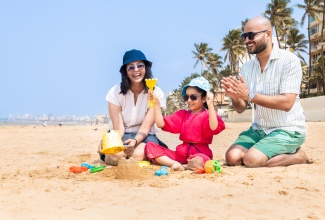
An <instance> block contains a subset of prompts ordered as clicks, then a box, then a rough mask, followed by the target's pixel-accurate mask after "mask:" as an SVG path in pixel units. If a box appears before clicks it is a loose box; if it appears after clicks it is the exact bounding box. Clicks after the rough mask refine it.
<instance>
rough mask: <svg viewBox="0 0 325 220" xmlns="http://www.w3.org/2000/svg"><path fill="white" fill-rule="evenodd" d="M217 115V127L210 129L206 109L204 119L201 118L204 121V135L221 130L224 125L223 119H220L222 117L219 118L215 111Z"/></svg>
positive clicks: (217, 132) (213, 133) (214, 133)
mask: <svg viewBox="0 0 325 220" xmlns="http://www.w3.org/2000/svg"><path fill="white" fill-rule="evenodd" d="M216 115H217V119H218V127H217V128H216V130H211V129H210V125H209V113H208V111H207V114H206V115H205V117H207V118H206V119H205V120H203V123H204V135H216V134H219V133H220V132H221V131H223V130H224V129H225V128H226V126H225V123H224V121H223V120H222V118H220V116H219V115H218V114H217V113H216Z"/></svg>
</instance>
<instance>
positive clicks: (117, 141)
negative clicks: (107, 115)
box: [102, 130, 124, 154]
mask: <svg viewBox="0 0 325 220" xmlns="http://www.w3.org/2000/svg"><path fill="white" fill-rule="evenodd" d="M121 151H124V145H123V142H122V140H121V136H120V134H119V133H118V131H116V130H111V131H109V132H108V133H106V132H104V134H103V137H102V153H103V154H116V153H118V152H121Z"/></svg>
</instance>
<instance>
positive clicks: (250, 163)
mask: <svg viewBox="0 0 325 220" xmlns="http://www.w3.org/2000/svg"><path fill="white" fill-rule="evenodd" d="M267 161H268V157H267V156H266V155H264V156H258V157H257V156H254V155H251V154H246V155H245V156H244V158H243V164H244V165H245V166H247V167H250V168H256V167H264V166H265V165H266V162H267Z"/></svg>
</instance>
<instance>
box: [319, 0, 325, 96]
mask: <svg viewBox="0 0 325 220" xmlns="http://www.w3.org/2000/svg"><path fill="white" fill-rule="evenodd" d="M322 3H323V7H322V9H323V19H322V21H323V22H322V32H321V35H320V39H321V43H322V48H321V51H322V55H321V60H322V78H323V95H325V73H324V51H323V48H324V47H323V46H324V45H323V42H324V28H325V27H324V26H325V25H324V22H325V0H323V2H322Z"/></svg>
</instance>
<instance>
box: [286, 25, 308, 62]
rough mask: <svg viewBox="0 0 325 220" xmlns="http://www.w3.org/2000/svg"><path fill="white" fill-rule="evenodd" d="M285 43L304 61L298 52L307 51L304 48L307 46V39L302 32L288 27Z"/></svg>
mask: <svg viewBox="0 0 325 220" xmlns="http://www.w3.org/2000/svg"><path fill="white" fill-rule="evenodd" d="M286 44H287V45H288V47H289V49H290V51H291V52H293V53H295V54H296V55H297V56H298V57H299V58H300V59H301V60H302V61H303V62H306V61H305V59H304V58H303V56H302V55H301V53H300V52H304V53H307V51H306V50H305V49H306V48H307V45H308V40H306V39H305V35H304V34H300V33H299V30H298V29H297V28H291V29H289V32H288V39H287V41H286Z"/></svg>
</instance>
